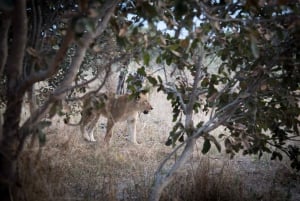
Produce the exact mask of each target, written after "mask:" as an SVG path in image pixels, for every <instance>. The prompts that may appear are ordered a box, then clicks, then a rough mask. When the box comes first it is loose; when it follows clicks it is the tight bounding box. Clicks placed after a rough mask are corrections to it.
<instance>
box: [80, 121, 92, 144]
mask: <svg viewBox="0 0 300 201" xmlns="http://www.w3.org/2000/svg"><path fill="white" fill-rule="evenodd" d="M85 126H86V125H84V124H82V125H80V132H81V134H82V136H83V138H84V139H85V140H87V141H91V139H90V136H89V134H88V132H87V130H86V128H85Z"/></svg>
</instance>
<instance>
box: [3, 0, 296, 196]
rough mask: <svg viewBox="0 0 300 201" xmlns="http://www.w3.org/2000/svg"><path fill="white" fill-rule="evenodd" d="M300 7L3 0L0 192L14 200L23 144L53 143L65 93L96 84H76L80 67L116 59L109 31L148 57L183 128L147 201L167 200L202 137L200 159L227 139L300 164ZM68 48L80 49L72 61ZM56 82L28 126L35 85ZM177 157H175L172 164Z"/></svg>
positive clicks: (232, 146)
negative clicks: (90, 56)
mask: <svg viewBox="0 0 300 201" xmlns="http://www.w3.org/2000/svg"><path fill="white" fill-rule="evenodd" d="M26 2H27V5H26ZM299 6H300V5H299V3H298V2H297V1H292V0H291V1H290V0H281V1H276V2H275V1H271V0H270V1H268V0H261V1H258V2H256V1H251V0H244V1H214V0H211V1H209V0H207V1H194V0H189V1H181V0H175V1H170V0H160V1H151V0H149V1H143V0H124V1H100V0H99V1H91V2H88V1H86V0H81V1H78V3H77V4H76V3H75V2H74V1H67V2H65V1H57V2H56V3H52V1H38V0H32V1H18V2H17V3H16V2H15V1H11V0H5V1H2V2H1V4H0V10H1V13H0V15H1V16H0V17H1V18H0V19H1V24H0V26H1V29H0V35H1V37H0V40H1V42H0V51H1V53H0V54H1V57H0V67H1V68H0V69H1V76H2V78H1V80H2V81H1V82H2V83H3V86H4V89H5V93H3V92H2V94H4V96H3V97H4V99H3V100H4V101H5V105H6V107H5V113H4V114H3V125H2V130H1V131H2V138H1V152H0V177H1V178H0V194H1V197H2V198H3V200H10V199H11V195H10V194H11V189H12V187H13V186H14V185H15V184H16V182H17V178H16V160H17V159H18V156H19V154H20V152H21V151H22V148H23V145H24V142H25V140H26V138H27V137H28V136H29V135H33V136H34V135H36V136H44V134H41V133H43V132H42V131H43V128H44V127H45V126H47V125H48V123H47V122H45V121H43V120H42V118H43V117H45V115H47V114H48V116H50V117H51V116H53V113H56V112H58V111H59V104H58V102H59V101H60V100H62V99H64V98H65V96H66V93H67V92H69V91H70V90H73V89H75V88H77V87H79V88H80V87H82V86H85V85H86V84H87V83H89V82H90V81H91V80H89V81H83V82H78V80H76V78H77V79H79V81H82V80H81V79H80V76H78V72H80V66H81V64H82V63H83V61H84V57H85V55H86V53H87V50H90V49H99V48H100V50H102V51H101V52H100V53H99V54H100V55H105V54H106V53H107V51H105V50H104V48H105V47H103V45H105V44H109V41H108V42H107V41H105V40H103V39H104V36H105V34H111V35H109V36H112V37H113V38H115V41H116V43H117V44H118V45H119V47H121V49H122V50H124V52H130V54H129V55H130V56H132V57H133V58H132V59H135V60H136V61H138V62H140V61H143V64H144V66H143V67H142V68H140V69H139V70H138V73H139V74H140V75H141V76H144V77H146V78H147V79H148V81H149V82H150V83H152V84H153V85H154V86H156V87H158V90H162V91H164V92H165V93H167V98H168V99H169V100H170V102H171V104H172V107H173V122H174V127H173V130H172V131H170V135H169V138H168V139H167V142H166V145H172V146H174V151H173V152H172V153H170V155H169V156H168V157H166V159H165V160H164V161H163V162H162V163H161V165H160V166H159V167H158V169H157V171H156V174H155V181H154V185H153V189H152V193H151V196H150V197H149V199H150V200H159V197H160V195H161V193H162V191H163V189H164V187H165V186H167V185H168V184H169V183H170V182H171V181H172V180H173V178H174V175H175V173H176V172H177V171H178V170H179V169H180V168H181V167H182V166H183V164H184V163H185V162H186V161H187V160H188V159H189V158H190V156H191V154H192V152H193V149H194V146H195V143H196V141H197V140H198V139H200V138H201V139H204V143H203V146H202V153H203V154H205V153H207V152H208V151H209V150H210V148H211V144H214V145H215V146H216V147H217V149H219V150H220V149H221V145H220V143H219V141H220V140H222V141H224V145H225V148H226V152H228V153H229V154H231V155H232V156H233V155H234V154H235V153H238V152H240V151H242V152H243V153H244V154H258V155H259V156H262V154H263V153H265V152H267V153H270V154H271V159H282V157H283V155H286V156H287V157H288V158H289V159H290V161H291V166H292V167H293V168H296V169H300V164H299V113H300V112H299V95H300V94H299V83H300V82H299V79H300V75H299V74H300V73H299V69H300V68H299V44H300V41H299V36H300V33H299V32H300V30H299V27H300V26H299V25H300V19H299V18H300V17H299V11H300V10H299ZM40 19H42V21H39V20H40ZM45 19H47V20H48V19H49V21H46V20H45ZM46 22H48V23H46ZM53 25H55V27H54V26H53ZM56 27H61V28H62V29H56ZM50 28H51V29H50ZM59 30H61V32H60V31H59ZM99 36H101V38H99ZM112 37H111V38H112ZM101 39H102V40H101ZM97 40H100V41H102V43H100V45H99V46H97V45H96V46H95V45H94V44H95V41H97ZM101 45H102V46H101ZM70 50H73V51H74V54H73V55H72V57H71V58H70V61H69V64H67V65H64V62H65V61H64V59H65V58H66V56H67V52H68V51H70ZM103 50H104V51H103ZM122 55H123V54H120V55H117V56H116V55H109V56H107V57H104V58H105V59H104V60H105V63H104V64H103V66H101V67H100V68H99V69H100V70H102V71H105V72H109V71H110V69H111V64H113V63H116V62H117V61H123V59H124V57H127V56H128V55H126V56H122ZM127 58H128V57H127ZM125 60H126V59H125ZM127 60H128V59H127ZM153 60H154V61H156V63H157V65H163V66H165V69H164V70H165V72H166V74H167V73H169V75H168V76H166V77H168V79H163V78H161V77H160V76H155V75H153V76H149V75H147V74H146V72H145V71H147V68H151V66H150V64H151V61H153ZM215 61H218V62H215ZM126 62H127V61H126ZM140 63H141V62H140ZM151 65H152V64H151ZM106 69H107V70H106ZM58 74H59V75H58ZM96 75H98V73H96ZM55 76H58V77H59V78H60V79H59V82H58V83H57V84H55V85H54V89H53V91H52V92H51V93H50V95H49V96H48V98H47V99H46V100H45V101H44V103H43V104H41V105H39V106H38V107H32V111H31V116H30V117H29V119H27V120H26V121H25V123H23V124H22V125H20V115H21V108H22V103H23V100H24V97H25V94H26V93H28V97H32V98H33V100H34V97H35V96H34V94H33V93H32V91H33V90H32V87H33V86H34V84H35V83H36V82H39V81H43V80H49V79H50V78H51V79H52V78H54V77H55ZM105 78H106V76H104V78H102V79H101V80H100V81H101V83H103V82H105V80H106V79H105ZM95 79H96V77H95ZM101 83H100V84H99V88H98V89H100V88H101V86H102V84H101ZM30 94H31V95H30ZM31 102H34V101H31ZM32 105H34V104H32ZM200 110H203V111H205V112H207V114H209V118H208V120H207V121H201V122H196V121H195V120H194V114H195V113H197V112H199V111H200ZM220 126H224V127H225V131H226V132H224V133H220V135H219V136H218V137H219V138H220V140H218V138H217V137H216V136H214V135H212V134H211V131H213V130H215V129H216V128H218V127H220ZM40 138H41V139H43V137H40ZM175 153H176V154H178V155H179V158H178V160H177V161H176V162H174V164H173V165H172V166H171V167H166V162H167V161H168V160H169V159H170V157H172V156H173V155H174V154H175Z"/></svg>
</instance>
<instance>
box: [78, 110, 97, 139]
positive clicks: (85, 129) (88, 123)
mask: <svg viewBox="0 0 300 201" xmlns="http://www.w3.org/2000/svg"><path fill="white" fill-rule="evenodd" d="M83 118H84V117H83ZM98 119H99V115H97V114H95V113H89V114H88V115H87V116H86V117H85V118H84V119H83V121H82V123H81V125H80V131H81V133H82V135H83V138H84V139H86V140H87V141H91V142H94V141H96V140H95V138H94V134H93V132H94V128H95V125H96V123H97V121H98Z"/></svg>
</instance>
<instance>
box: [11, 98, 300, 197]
mask: <svg viewBox="0 0 300 201" xmlns="http://www.w3.org/2000/svg"><path fill="white" fill-rule="evenodd" d="M162 96H163V95H162V94H154V95H153V96H152V98H151V103H152V105H153V107H154V110H153V111H152V112H151V114H149V115H141V116H140V122H139V123H138V127H137V131H138V141H139V142H140V143H141V144H140V145H132V144H130V143H129V142H127V139H126V137H127V136H126V135H125V130H126V123H119V124H118V125H117V126H116V128H115V131H114V136H113V138H112V142H111V145H110V147H109V148H104V147H103V146H102V144H103V137H104V133H105V129H103V128H101V127H99V128H97V133H96V136H95V137H96V138H97V142H95V143H88V142H86V141H84V140H83V139H82V137H81V135H80V133H79V131H78V130H79V129H78V128H77V127H70V126H67V125H64V124H63V120H62V119H59V118H55V119H54V120H53V122H52V123H53V125H52V126H51V127H50V128H49V129H48V130H47V143H46V145H45V146H43V147H42V148H39V145H38V143H37V142H34V141H31V139H28V145H27V146H26V147H25V150H24V152H23V154H22V156H21V158H20V160H19V175H20V178H21V180H20V181H19V184H20V185H19V186H18V187H17V188H18V191H17V192H18V193H16V194H15V195H14V197H15V200H28V201H29V200H30V201H33V200H35V201H64V200H66V201H67V200H72V201H76V200H82V201H115V200H118V201H121V200H122V201H131V200H133V201H134V200H136V201H143V200H147V198H148V196H149V192H150V190H151V186H152V182H153V179H154V177H153V173H154V172H155V170H156V168H157V166H158V165H159V163H160V162H161V161H162V160H163V159H164V157H165V156H166V155H167V154H168V153H170V152H171V150H172V148H171V147H166V146H165V145H164V142H165V140H166V139H167V136H168V132H169V131H170V129H171V127H172V124H171V123H170V122H171V115H170V112H171V108H170V106H169V104H168V103H167V102H166V101H163V97H162ZM199 118H201V117H199ZM100 121H101V122H104V119H101V120H100ZM175 160H176V159H175V158H172V159H171V160H170V161H169V162H170V164H172V162H174V161H175ZM299 183H300V176H299V174H296V173H295V172H293V171H291V170H290V169H289V168H288V165H285V164H284V163H274V162H270V161H269V160H268V159H267V157H265V158H262V159H261V160H258V159H257V158H256V157H243V156H237V157H235V158H234V159H232V160H230V159H229V157H228V156H227V155H226V154H224V153H217V151H214V150H212V152H211V153H209V154H208V155H205V156H203V155H202V154H201V141H199V142H198V144H197V149H196V150H195V152H194V155H193V158H192V159H191V160H190V161H189V162H188V163H187V164H186V167H185V168H184V170H182V171H181V172H180V173H178V175H177V176H176V179H175V180H174V182H172V183H171V185H169V186H168V188H167V189H166V190H165V191H164V193H163V195H162V198H161V201H167V200H168V201H237V200H239V201H248V200H249V201H250V200H251V201H254V200H259V201H271V200H272V201H299V200H300V190H299V189H300V188H299V187H300V184H299Z"/></svg>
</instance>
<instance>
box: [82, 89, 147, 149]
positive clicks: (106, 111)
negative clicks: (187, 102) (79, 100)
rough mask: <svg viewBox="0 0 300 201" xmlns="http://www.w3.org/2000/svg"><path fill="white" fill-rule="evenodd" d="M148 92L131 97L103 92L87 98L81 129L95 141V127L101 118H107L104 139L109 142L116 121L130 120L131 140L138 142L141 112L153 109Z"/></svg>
mask: <svg viewBox="0 0 300 201" xmlns="http://www.w3.org/2000/svg"><path fill="white" fill-rule="evenodd" d="M152 109H153V108H152V106H151V105H150V103H149V101H148V96H147V94H142V93H141V94H140V95H139V96H138V97H136V98H135V97H131V96H130V95H128V94H125V95H119V96H118V95H115V94H105V93H101V94H98V95H96V96H95V95H93V96H90V97H88V98H86V99H85V100H84V102H83V110H82V117H81V120H80V123H79V124H80V131H81V133H82V135H83V137H84V138H85V139H86V140H88V141H95V138H94V134H93V131H94V128H95V126H96V124H97V122H98V120H99V118H100V116H101V115H102V116H104V117H106V118H107V126H106V129H107V130H106V135H105V138H104V141H105V143H106V144H109V141H110V138H111V137H112V134H113V127H114V125H115V123H117V122H120V121H125V120H127V121H128V123H127V124H128V134H129V140H130V141H131V142H133V143H137V142H136V121H137V117H138V113H139V112H144V113H148V112H149V111H150V110H152Z"/></svg>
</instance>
